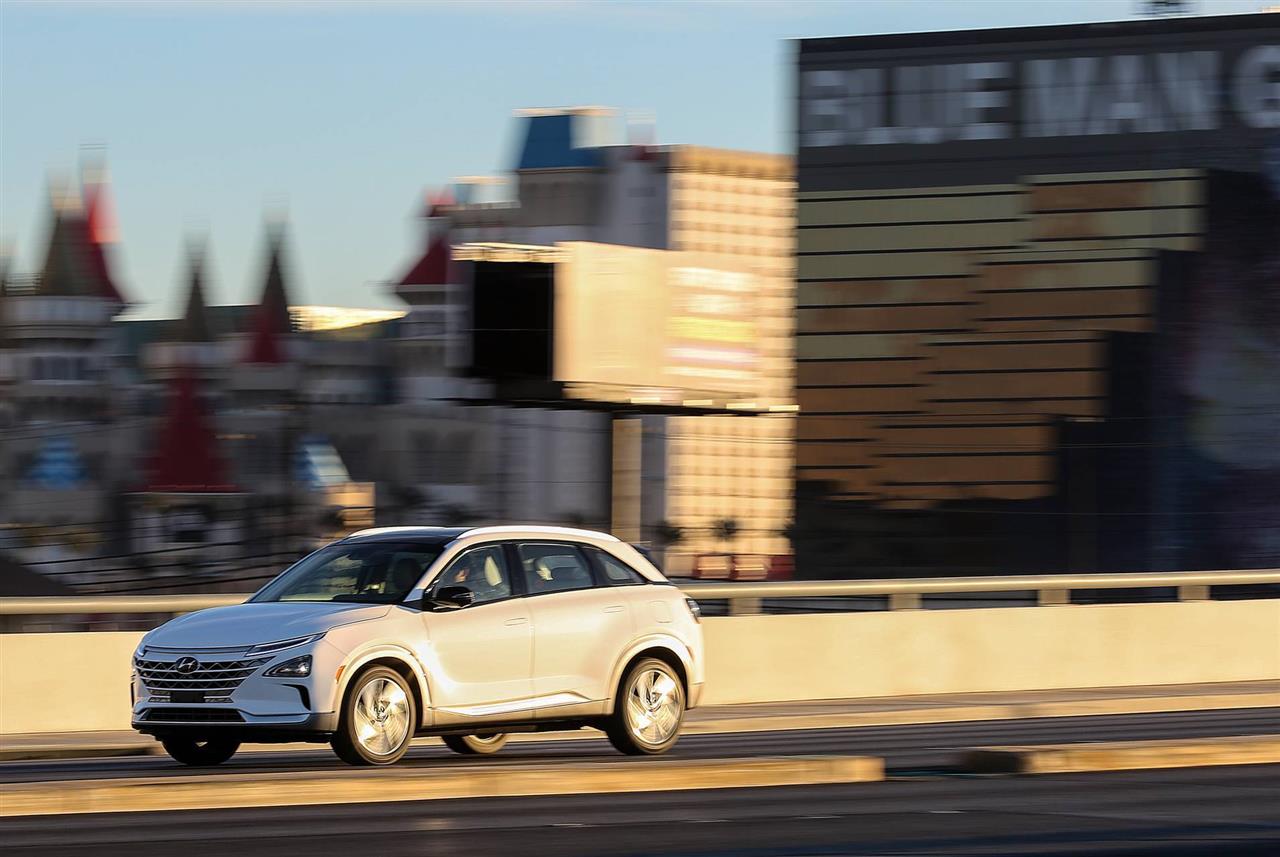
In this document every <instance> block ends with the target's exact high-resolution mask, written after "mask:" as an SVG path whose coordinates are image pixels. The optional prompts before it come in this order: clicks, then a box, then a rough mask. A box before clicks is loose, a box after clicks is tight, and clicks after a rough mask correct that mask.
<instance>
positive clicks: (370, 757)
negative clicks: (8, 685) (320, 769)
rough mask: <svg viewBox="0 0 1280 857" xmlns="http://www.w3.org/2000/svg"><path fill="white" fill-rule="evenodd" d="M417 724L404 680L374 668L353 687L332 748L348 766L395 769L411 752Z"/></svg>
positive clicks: (397, 675) (407, 686)
mask: <svg viewBox="0 0 1280 857" xmlns="http://www.w3.org/2000/svg"><path fill="white" fill-rule="evenodd" d="M417 723H418V709H417V706H416V705H414V701H413V693H412V692H411V691H410V690H409V685H408V684H407V683H406V682H405V680H404V677H403V676H401V675H400V674H399V673H398V672H396V671H395V670H392V669H388V668H387V667H371V668H369V669H367V670H365V671H364V672H362V673H360V675H359V676H357V677H356V679H355V681H353V682H352V683H351V686H350V688H349V689H348V691H347V695H346V699H345V700H343V703H342V715H341V717H339V718H338V731H337V732H335V733H334V735H333V738H332V739H331V740H330V742H329V745H330V746H331V747H333V752H335V753H337V754H338V758H339V759H341V760H342V761H344V762H346V763H347V764H348V765H392V764H395V763H396V762H398V761H400V758H401V757H402V756H404V754H405V753H406V752H407V751H408V750H409V742H410V741H411V740H412V739H413V733H414V730H415V728H416V726H417Z"/></svg>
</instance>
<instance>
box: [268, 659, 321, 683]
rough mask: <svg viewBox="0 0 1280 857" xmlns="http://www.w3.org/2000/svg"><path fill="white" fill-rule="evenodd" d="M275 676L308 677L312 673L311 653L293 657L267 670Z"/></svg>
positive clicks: (270, 674)
mask: <svg viewBox="0 0 1280 857" xmlns="http://www.w3.org/2000/svg"><path fill="white" fill-rule="evenodd" d="M266 675H269V676H271V677H273V678H306V677H307V676H309V675H311V655H303V656H302V657H300V658H293V659H292V660H288V661H285V662H284V663H282V664H279V665H277V666H274V667H272V668H271V669H269V670H267V672H266Z"/></svg>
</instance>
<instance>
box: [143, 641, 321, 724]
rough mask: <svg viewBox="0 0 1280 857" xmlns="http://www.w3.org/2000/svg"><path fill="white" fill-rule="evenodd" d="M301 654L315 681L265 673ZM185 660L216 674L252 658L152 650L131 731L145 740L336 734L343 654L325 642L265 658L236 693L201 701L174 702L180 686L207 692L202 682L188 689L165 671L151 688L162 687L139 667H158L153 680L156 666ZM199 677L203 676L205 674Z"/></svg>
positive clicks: (222, 693) (231, 691)
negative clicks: (146, 737) (149, 737)
mask: <svg viewBox="0 0 1280 857" xmlns="http://www.w3.org/2000/svg"><path fill="white" fill-rule="evenodd" d="M301 655H311V657H312V669H311V674H310V675H308V676H306V677H301V678H298V677H283V676H282V677H271V676H267V675H266V674H265V673H266V672H267V671H268V670H270V669H272V668H273V667H275V666H277V665H279V664H281V663H283V662H285V661H288V660H292V659H294V658H297V657H299V656H301ZM183 657H194V658H196V659H197V660H198V661H199V662H200V663H201V665H202V667H203V666H209V667H212V668H217V667H222V666H225V665H227V664H228V663H230V662H231V661H236V662H244V658H245V657H246V656H244V655H237V654H228V653H225V652H219V653H218V654H216V655H214V654H209V653H203V652H199V651H192V652H190V653H189V654H188V653H183V652H178V651H171V650H165V651H163V652H159V651H149V652H148V654H147V655H146V656H145V658H146V662H145V663H143V662H141V661H135V675H134V679H133V700H134V705H133V712H132V717H131V725H132V726H133V728H134V729H136V730H137V731H139V732H141V733H143V734H145V735H165V734H174V733H176V732H182V733H186V734H192V733H199V734H207V733H217V734H219V735H225V734H228V733H236V734H241V735H244V736H246V739H248V738H251V737H257V738H258V739H259V740H266V741H270V740H296V739H298V738H308V737H312V738H314V737H323V736H325V735H327V734H331V733H332V732H334V731H335V730H336V729H337V721H338V715H337V712H336V711H335V708H336V704H335V697H336V688H337V682H336V669H337V667H338V666H339V665H340V664H341V663H342V661H343V659H344V656H343V653H342V652H340V651H339V650H338V649H336V648H334V647H333V646H331V645H328V644H327V643H325V642H324V641H323V640H321V641H318V642H316V643H314V644H312V645H309V646H306V647H300V648H294V649H288V650H285V651H282V652H279V653H278V654H274V655H271V656H264V657H261V658H258V659H257V660H262V661H264V662H263V663H261V664H258V665H256V666H255V667H254V669H253V671H252V673H251V674H249V675H247V676H245V677H244V678H243V679H240V680H238V684H236V686H235V687H233V688H230V689H229V690H217V691H213V690H209V691H206V692H205V693H204V697H202V698H201V701H187V700H185V699H178V700H174V699H173V698H172V697H173V696H177V695H179V694H177V693H175V691H176V690H178V689H179V688H185V687H191V689H193V690H198V689H200V688H201V687H202V681H203V679H201V678H197V679H191V680H189V683H184V681H183V679H181V678H175V677H174V675H173V674H172V673H169V672H166V673H165V677H164V678H163V679H161V680H160V681H158V682H156V681H153V682H152V684H153V685H155V686H148V685H147V684H146V683H144V681H143V678H141V677H140V676H139V675H138V674H137V670H138V669H139V668H140V667H139V664H141V665H142V667H149V668H151V674H152V675H153V676H154V674H155V670H154V668H155V665H156V664H157V663H161V664H162V666H163V665H167V663H168V662H173V663H176V662H177V661H178V660H179V659H180V658H183ZM224 674H225V673H224ZM241 674H242V673H237V675H241ZM194 675H196V676H204V675H206V673H203V672H197V673H194ZM192 685H194V687H192ZM224 686H225V685H224Z"/></svg>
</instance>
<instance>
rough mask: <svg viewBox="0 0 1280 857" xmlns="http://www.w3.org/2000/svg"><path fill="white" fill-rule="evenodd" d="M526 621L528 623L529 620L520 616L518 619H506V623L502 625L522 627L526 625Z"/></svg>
mask: <svg viewBox="0 0 1280 857" xmlns="http://www.w3.org/2000/svg"><path fill="white" fill-rule="evenodd" d="M528 621H529V620H528V619H527V618H526V617H524V616H521V617H520V618H519V619H508V620H507V621H506V622H504V623H503V624H504V625H524V624H526V623H527V622H528Z"/></svg>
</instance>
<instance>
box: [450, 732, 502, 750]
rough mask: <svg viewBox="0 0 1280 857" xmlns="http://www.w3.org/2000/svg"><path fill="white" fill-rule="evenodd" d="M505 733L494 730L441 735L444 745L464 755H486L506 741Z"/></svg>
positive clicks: (498, 748) (500, 747)
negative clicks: (483, 733) (492, 731)
mask: <svg viewBox="0 0 1280 857" xmlns="http://www.w3.org/2000/svg"><path fill="white" fill-rule="evenodd" d="M507 737H508V736H507V734H506V733H504V732H494V733H489V734H486V735H441V736H440V738H441V739H442V740H443V741H444V745H445V746H446V747H448V748H449V749H450V750H452V751H453V752H455V753H461V754H462V755H464V756H488V755H491V754H493V753H496V752H498V751H499V750H501V749H502V748H503V746H505V745H506V743H507Z"/></svg>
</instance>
